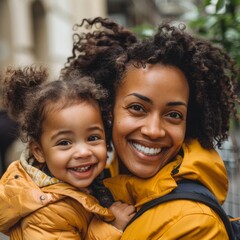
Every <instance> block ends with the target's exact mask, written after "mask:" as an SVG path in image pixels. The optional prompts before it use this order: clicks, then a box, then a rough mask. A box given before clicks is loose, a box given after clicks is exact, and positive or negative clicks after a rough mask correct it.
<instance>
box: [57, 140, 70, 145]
mask: <svg viewBox="0 0 240 240" xmlns="http://www.w3.org/2000/svg"><path fill="white" fill-rule="evenodd" d="M70 144H71V143H70V142H69V141H67V140H62V141H60V142H58V144H57V145H61V146H67V145H70Z"/></svg>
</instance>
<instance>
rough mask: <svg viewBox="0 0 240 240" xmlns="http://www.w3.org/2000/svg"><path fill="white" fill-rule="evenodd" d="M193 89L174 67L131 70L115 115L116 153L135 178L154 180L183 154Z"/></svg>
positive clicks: (118, 98)
mask: <svg viewBox="0 0 240 240" xmlns="http://www.w3.org/2000/svg"><path fill="white" fill-rule="evenodd" d="M188 98H189V86H188V82H187V79H186V77H185V75H184V74H183V72H182V71H181V70H180V69H178V68H177V67H174V66H166V65H160V64H155V65H147V66H146V68H135V67H133V66H131V67H129V68H128V69H127V72H126V74H125V76H124V78H123V80H122V84H121V85H120V86H119V88H118V89H117V92H116V98H115V105H114V111H113V117H114V121H113V143H114V147H115V150H116V152H117V154H118V156H119V158H120V159H121V161H122V162H123V164H124V165H125V166H126V167H127V169H128V170H129V171H130V172H132V173H133V174H134V175H136V176H138V177H141V178H148V177H152V176H154V175H155V174H156V173H157V172H158V171H159V170H160V169H161V168H162V167H163V166H164V165H166V164H167V163H168V162H169V161H170V160H171V159H172V158H173V157H174V156H175V155H176V154H177V153H178V151H179V150H180V148H181V146H182V143H183V141H184V137H185V132H186V118H187V109H188Z"/></svg>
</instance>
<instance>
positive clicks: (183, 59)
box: [61, 18, 239, 149]
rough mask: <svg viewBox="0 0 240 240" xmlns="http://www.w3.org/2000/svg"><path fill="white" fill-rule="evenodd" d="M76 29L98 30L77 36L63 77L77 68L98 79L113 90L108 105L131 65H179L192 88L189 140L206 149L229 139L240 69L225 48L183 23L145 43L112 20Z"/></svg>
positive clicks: (159, 31) (91, 22)
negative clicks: (193, 139) (193, 140)
mask: <svg viewBox="0 0 240 240" xmlns="http://www.w3.org/2000/svg"><path fill="white" fill-rule="evenodd" d="M75 27H76V28H78V27H85V28H87V29H91V28H93V29H92V31H91V32H88V33H81V34H80V33H75V34H74V35H73V37H74V45H73V49H72V56H71V57H69V58H68V61H67V63H66V65H65V67H64V68H63V69H62V72H61V75H62V77H63V76H67V75H68V74H69V72H71V71H72V69H78V70H79V71H81V72H82V73H83V74H86V75H89V76H92V77H94V78H95V81H96V82H97V83H100V84H101V85H102V86H103V87H105V88H107V89H109V93H110V98H109V101H110V103H111V104H114V98H115V92H116V89H117V88H118V87H119V86H121V80H122V79H123V77H124V74H125V73H126V71H127V70H128V66H129V65H130V64H133V65H134V66H135V67H144V66H145V65H146V64H157V63H160V64H163V65H170V66H176V67H178V68H179V69H181V70H182V71H183V73H184V74H185V76H186V78H187V81H188V84H189V89H190V98H189V106H188V115H187V130H186V136H185V139H186V140H188V139H191V138H197V139H198V140H199V142H200V144H201V145H202V146H203V147H204V148H207V149H211V148H213V147H214V146H215V145H217V146H218V147H220V146H221V145H222V143H223V141H225V140H226V139H227V138H228V135H229V123H230V117H231V116H233V117H237V110H236V108H237V107H236V105H237V104H239V99H238V97H237V93H236V91H237V90H236V89H237V77H239V70H238V69H237V68H236V65H235V62H234V61H233V60H232V59H231V58H230V57H229V56H228V54H226V53H225V52H224V51H223V50H222V49H221V48H220V47H217V46H214V45H213V44H212V43H210V42H209V41H207V40H204V39H200V38H197V37H194V36H192V35H191V34H190V33H188V32H187V30H186V27H185V25H184V24H179V25H178V26H174V25H171V24H170V23H162V24H161V25H160V26H159V27H158V29H157V31H156V33H155V34H154V35H153V36H152V37H150V38H148V39H145V40H141V39H138V38H137V36H136V35H135V34H134V33H133V32H131V31H129V30H128V29H126V28H124V27H122V26H120V25H118V24H117V23H115V22H114V21H112V20H110V19H107V18H105V19H104V18H95V19H93V20H91V19H84V20H83V21H82V23H81V24H80V25H76V26H75Z"/></svg>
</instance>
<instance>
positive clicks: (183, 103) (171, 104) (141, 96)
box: [128, 93, 187, 107]
mask: <svg viewBox="0 0 240 240" xmlns="http://www.w3.org/2000/svg"><path fill="white" fill-rule="evenodd" d="M128 96H135V97H137V98H140V99H142V100H143V101H145V102H148V103H150V104H153V101H152V100H151V99H150V98H148V97H146V96H143V95H141V94H139V93H131V94H128ZM178 105H183V106H185V107H187V104H186V103H185V102H182V101H175V102H169V103H167V106H178Z"/></svg>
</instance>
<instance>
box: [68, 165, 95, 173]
mask: <svg viewBox="0 0 240 240" xmlns="http://www.w3.org/2000/svg"><path fill="white" fill-rule="evenodd" d="M90 168H91V165H89V166H84V167H75V168H72V170H74V171H76V172H86V171H88V170H89V169H90Z"/></svg>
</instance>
